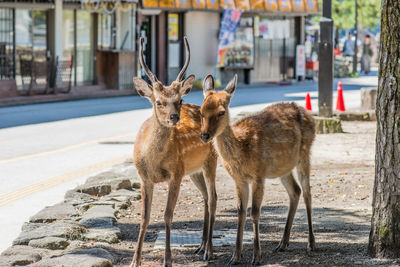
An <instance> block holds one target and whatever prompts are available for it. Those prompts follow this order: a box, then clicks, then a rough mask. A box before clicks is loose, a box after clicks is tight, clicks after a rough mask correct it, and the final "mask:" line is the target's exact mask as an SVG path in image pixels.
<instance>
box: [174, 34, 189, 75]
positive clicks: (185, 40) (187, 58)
mask: <svg viewBox="0 0 400 267" xmlns="http://www.w3.org/2000/svg"><path fill="white" fill-rule="evenodd" d="M183 41H184V43H185V48H186V61H185V65H184V66H183V68H182V70H181V71H180V72H179V74H178V77H176V81H177V82H180V81H181V80H182V78H183V75H184V74H185V72H186V70H187V68H188V66H189V61H190V48H189V43H188V40H187V38H186V36H185V37H183Z"/></svg>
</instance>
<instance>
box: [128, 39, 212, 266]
mask: <svg viewBox="0 0 400 267" xmlns="http://www.w3.org/2000/svg"><path fill="white" fill-rule="evenodd" d="M184 42H185V47H186V62H185V65H184V66H183V68H182V70H181V71H180V73H179V74H178V77H177V78H176V80H175V81H173V82H172V84H171V85H170V86H164V85H163V84H162V83H161V82H160V81H159V80H158V79H157V77H156V76H155V75H154V74H153V73H152V72H151V71H150V69H149V68H148V67H147V65H146V63H145V62H144V58H143V39H140V51H139V53H140V56H139V60H140V64H141V66H142V68H143V69H144V71H145V73H146V75H147V76H148V78H149V79H150V81H151V83H152V85H150V84H148V83H146V82H145V81H144V80H142V79H140V78H134V83H135V87H136V90H137V92H138V93H139V94H140V95H141V96H143V97H146V98H148V99H149V100H150V102H151V103H152V104H153V115H152V116H151V118H149V119H147V120H146V121H145V122H144V123H143V124H142V126H141V128H140V131H139V133H138V135H137V137H136V141H135V148H134V162H135V165H136V167H137V170H138V173H139V175H140V177H141V179H142V187H141V190H142V222H141V225H140V232H139V237H138V241H137V245H136V250H135V255H134V257H133V261H132V264H131V266H139V265H140V260H141V254H142V247H143V241H144V237H145V234H146V230H147V226H148V224H149V220H150V211H151V203H152V197H153V187H154V184H155V183H160V182H168V200H167V207H166V209H165V214H164V220H165V232H166V240H165V255H164V266H171V262H172V260H171V248H170V230H171V223H172V217H173V213H174V208H175V205H176V201H177V199H178V194H179V189H180V185H181V181H182V178H183V176H184V175H190V178H191V179H192V181H193V182H194V184H195V185H196V186H197V188H198V189H199V190H200V191H201V194H202V196H203V198H204V226H203V238H202V243H201V245H200V247H199V248H198V249H197V250H196V252H198V253H201V252H204V260H208V259H209V258H210V257H211V255H212V233H213V225H214V221H215V209H216V202H217V195H216V191H215V173H216V167H217V153H216V151H215V149H214V147H213V145H212V144H205V143H203V142H202V141H201V140H200V124H201V119H200V107H199V106H195V105H190V104H182V96H184V95H186V94H188V93H189V91H190V89H191V88H192V85H193V82H194V75H190V76H189V77H187V78H186V79H185V80H183V81H181V80H182V78H183V75H184V73H185V71H186V69H187V67H188V65H189V61H190V50H189V45H188V42H187V39H186V37H185V38H184ZM204 176H205V178H206V179H204Z"/></svg>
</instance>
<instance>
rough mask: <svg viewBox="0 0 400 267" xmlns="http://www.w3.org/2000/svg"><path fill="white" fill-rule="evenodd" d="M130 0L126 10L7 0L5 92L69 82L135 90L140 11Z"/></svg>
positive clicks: (0, 61)
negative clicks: (112, 10)
mask: <svg viewBox="0 0 400 267" xmlns="http://www.w3.org/2000/svg"><path fill="white" fill-rule="evenodd" d="M126 3H128V4H126V5H125V6H124V8H125V10H119V9H116V10H114V12H90V11H88V10H87V9H86V8H85V6H84V5H83V4H82V3H81V2H80V1H78V0H64V1H61V0H52V1H51V0H46V1H41V0H35V1H26V0H23V1H18V0H17V1H2V2H1V3H0V87H1V90H0V97H1V96H17V95H30V94H36V93H50V92H51V91H52V90H53V91H54V90H55V89H54V88H56V87H59V90H60V91H63V90H64V91H65V89H64V88H62V87H65V86H69V90H70V87H74V88H75V90H80V88H82V90H84V89H88V88H90V87H91V86H92V87H93V86H94V87H96V88H113V89H132V88H133V83H132V75H133V74H134V72H135V64H134V63H133V62H135V53H134V50H135V38H136V36H135V25H136V23H135V20H136V16H135V12H136V10H135V6H134V3H133V1H126ZM105 54H107V57H105V56H104V55H105ZM110 54H111V56H110ZM127 54H128V55H129V58H128V59H126V60H125V61H124V60H121V57H122V58H124V57H125V58H126V55H127ZM121 55H122V56H121ZM115 58H117V62H115ZM99 59H100V60H99ZM111 62H112V64H111ZM124 62H128V63H126V64H125V65H124ZM110 64H111V65H110ZM113 64H114V65H113ZM115 64H117V65H116V66H115ZM121 65H124V68H123V69H124V70H125V72H122V71H121V72H119V71H118V70H119V66H121ZM110 67H113V68H112V70H108V68H110ZM115 70H117V71H116V72H115V73H112V74H110V73H111V72H112V71H115ZM128 72H129V77H128ZM110 76H111V77H110ZM66 79H67V80H68V81H67V82H68V85H65V84H67V83H66V82H65V80H66ZM51 88H53V89H51ZM67 91H68V88H67Z"/></svg>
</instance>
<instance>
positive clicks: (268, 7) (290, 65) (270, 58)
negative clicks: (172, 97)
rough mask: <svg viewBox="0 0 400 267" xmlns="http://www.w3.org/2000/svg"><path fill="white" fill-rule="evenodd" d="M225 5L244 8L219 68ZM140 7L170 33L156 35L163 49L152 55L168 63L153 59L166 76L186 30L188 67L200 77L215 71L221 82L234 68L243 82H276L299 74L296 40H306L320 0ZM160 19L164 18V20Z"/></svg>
mask: <svg viewBox="0 0 400 267" xmlns="http://www.w3.org/2000/svg"><path fill="white" fill-rule="evenodd" d="M225 8H230V9H235V8H236V9H240V10H242V11H243V12H242V15H241V19H240V21H239V24H238V27H237V30H236V33H235V38H234V39H235V40H234V43H233V45H232V46H231V47H230V49H229V51H228V52H227V54H226V57H225V59H224V63H223V64H222V65H221V66H219V67H218V68H216V67H215V66H216V58H217V57H216V55H217V49H218V32H219V27H220V23H221V18H222V11H223V10H224V9H225ZM138 12H139V13H151V12H153V14H155V19H154V20H155V21H158V25H157V26H158V27H156V28H155V29H154V30H155V32H156V33H157V36H158V34H160V33H161V35H162V34H163V31H164V32H166V33H165V35H168V39H167V38H165V40H164V39H163V37H161V38H160V37H158V38H159V40H157V42H159V41H161V42H164V43H163V45H162V47H163V48H164V50H162V51H160V50H158V51H154V50H153V51H154V53H155V54H152V53H150V54H149V55H148V57H152V59H153V60H152V61H151V62H153V65H154V64H165V65H163V66H165V67H164V68H163V69H159V68H157V67H156V66H153V65H151V66H152V67H154V70H155V72H156V73H157V75H159V76H160V79H161V80H162V81H167V80H168V81H171V79H173V74H174V72H173V70H172V69H171V67H173V66H176V65H177V64H178V63H180V66H181V65H182V62H183V60H182V55H183V46H182V36H183V35H186V36H187V37H188V39H189V42H190V46H191V51H192V53H191V64H190V65H189V68H188V71H187V73H190V74H195V75H196V77H197V78H199V79H201V78H204V77H205V76H206V75H207V74H209V73H216V74H217V76H218V77H220V78H221V80H222V82H226V81H228V80H229V79H231V77H232V76H233V73H237V74H238V75H239V81H241V82H246V83H251V82H266V81H267V82H277V81H285V80H289V79H293V78H295V76H296V73H295V58H296V55H295V51H296V45H297V44H302V43H304V20H305V17H307V16H311V15H314V14H317V13H318V5H317V1H316V0H236V1H235V0H192V1H191V0H143V1H142V6H140V8H139V10H138ZM171 15H172V16H173V19H172V20H171ZM176 18H178V19H176ZM160 21H164V23H161V25H160ZM177 25H178V26H177ZM163 27H164V28H163ZM176 27H178V29H177V30H175V31H172V32H178V35H177V36H175V37H174V38H176V39H175V40H176V41H174V42H173V43H171V38H170V37H169V35H170V34H171V33H170V32H171V29H175V28H176ZM148 34H151V31H150V32H149V33H148ZM148 51H150V49H149V50H148ZM150 64H151V63H150ZM167 77H168V79H167Z"/></svg>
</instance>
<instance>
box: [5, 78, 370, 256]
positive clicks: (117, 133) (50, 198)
mask: <svg viewBox="0 0 400 267" xmlns="http://www.w3.org/2000/svg"><path fill="white" fill-rule="evenodd" d="M374 83H375V84H376V77H364V78H362V79H347V80H346V81H344V84H345V101H346V100H347V102H346V104H347V106H348V107H353V108H355V107H357V105H359V104H358V103H359V92H358V91H357V89H359V88H360V87H362V86H371V85H373V84H374ZM316 90H317V88H316V84H315V83H312V82H304V83H301V84H296V85H293V86H281V87H276V86H275V87H272V86H270V87H266V88H255V87H254V88H242V89H238V90H237V92H236V93H235V96H234V98H233V99H232V106H234V107H235V108H233V109H232V113H233V114H235V113H238V112H240V111H243V110H246V111H255V110H259V109H261V108H262V107H264V106H265V105H266V103H271V102H276V101H282V100H297V101H298V102H299V103H300V104H302V105H303V103H302V102H304V101H303V99H304V96H305V92H312V96H313V100H312V102H313V108H315V107H316V101H317V99H316V97H317V94H316ZM185 101H186V102H190V103H196V104H201V102H202V92H201V91H193V92H191V93H190V94H189V95H188V96H187V97H186V98H185ZM150 107H151V106H150V104H149V103H148V101H147V100H146V99H143V98H140V97H118V98H107V99H93V100H83V101H71V102H59V103H48V104H37V105H25V106H15V107H6V108H0V151H1V152H0V214H1V215H0V229H2V238H1V239H0V251H2V250H4V249H5V248H7V247H8V246H9V245H10V244H11V241H12V240H13V239H14V238H15V237H16V236H17V235H18V233H19V232H20V228H21V225H22V223H23V222H24V221H27V220H28V219H29V217H30V216H32V215H33V214H35V213H36V212H38V211H39V210H40V209H42V208H43V207H44V206H46V205H53V204H55V203H57V202H59V201H61V200H63V196H64V194H65V192H66V191H67V190H68V189H71V188H73V187H75V186H76V185H78V184H81V183H83V182H84V180H85V179H86V178H87V177H88V176H89V175H93V174H94V173H96V172H100V171H102V170H104V169H106V168H109V167H111V166H112V165H114V164H116V163H119V162H122V161H124V159H126V158H128V157H130V156H131V154H132V148H133V141H134V139H135V136H136V132H137V130H138V129H139V127H140V125H141V123H142V122H143V121H144V120H145V119H146V118H147V117H149V116H150V115H151V109H150Z"/></svg>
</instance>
